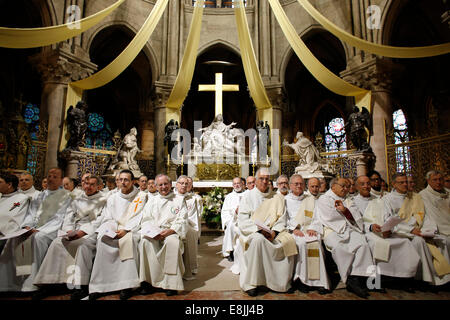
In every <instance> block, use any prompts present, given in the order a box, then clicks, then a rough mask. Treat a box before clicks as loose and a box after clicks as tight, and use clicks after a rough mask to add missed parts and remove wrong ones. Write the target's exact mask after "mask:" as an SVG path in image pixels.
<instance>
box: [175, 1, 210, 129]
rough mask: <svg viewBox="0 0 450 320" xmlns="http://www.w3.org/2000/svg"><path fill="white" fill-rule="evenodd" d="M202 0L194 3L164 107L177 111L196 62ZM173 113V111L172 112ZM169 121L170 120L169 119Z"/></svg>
mask: <svg viewBox="0 0 450 320" xmlns="http://www.w3.org/2000/svg"><path fill="white" fill-rule="evenodd" d="M203 4H204V0H198V1H197V2H196V3H195V8H194V14H193V15H192V20H191V27H190V30H189V35H188V38H187V43H186V49H185V50H184V54H183V60H182V61H181V66H180V70H179V71H178V75H177V79H176V80H175V84H174V86H173V89H172V92H171V93H170V96H169V99H168V100H167V103H166V107H167V108H171V109H176V110H179V109H180V108H181V105H182V104H183V102H184V99H185V98H186V96H187V94H188V92H189V88H190V86H191V82H192V77H193V75H194V69H195V62H196V60H197V52H198V44H199V42H200V30H201V29H202V16H203ZM173 112H175V110H173ZM169 120H170V119H169Z"/></svg>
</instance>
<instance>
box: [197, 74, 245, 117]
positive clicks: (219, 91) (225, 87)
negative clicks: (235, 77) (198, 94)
mask: <svg viewBox="0 0 450 320" xmlns="http://www.w3.org/2000/svg"><path fill="white" fill-rule="evenodd" d="M198 91H215V92H216V114H215V115H216V116H217V115H219V114H222V95H223V91H239V85H238V84H223V74H222V73H216V83H215V84H199V85H198Z"/></svg>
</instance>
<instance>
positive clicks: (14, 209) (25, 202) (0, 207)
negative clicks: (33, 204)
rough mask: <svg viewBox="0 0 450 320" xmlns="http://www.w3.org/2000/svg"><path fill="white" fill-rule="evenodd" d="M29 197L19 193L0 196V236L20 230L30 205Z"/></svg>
mask: <svg viewBox="0 0 450 320" xmlns="http://www.w3.org/2000/svg"><path fill="white" fill-rule="evenodd" d="M30 199H31V198H30V197H29V196H28V195H26V194H23V193H21V192H17V191H16V192H12V193H9V194H2V195H1V196H0V234H1V235H7V234H10V233H13V232H14V231H17V230H19V229H20V226H21V225H22V223H23V220H24V218H25V215H26V214H27V211H28V207H29V204H30Z"/></svg>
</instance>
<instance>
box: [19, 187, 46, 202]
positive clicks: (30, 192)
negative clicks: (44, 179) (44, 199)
mask: <svg viewBox="0 0 450 320" xmlns="http://www.w3.org/2000/svg"><path fill="white" fill-rule="evenodd" d="M19 192H20V193H23V194H26V195H27V196H29V197H30V198H31V200H35V199H36V198H37V197H38V196H39V194H40V193H41V191H39V190H36V189H35V188H34V186H31V188H30V189H28V190H25V191H23V190H20V189H19Z"/></svg>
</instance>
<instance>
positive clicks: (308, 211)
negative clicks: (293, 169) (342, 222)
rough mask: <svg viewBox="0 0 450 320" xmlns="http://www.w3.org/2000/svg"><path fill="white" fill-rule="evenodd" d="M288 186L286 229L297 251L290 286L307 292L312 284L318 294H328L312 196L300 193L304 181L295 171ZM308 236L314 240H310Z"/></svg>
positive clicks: (320, 228) (327, 281)
mask: <svg viewBox="0 0 450 320" xmlns="http://www.w3.org/2000/svg"><path fill="white" fill-rule="evenodd" d="M289 188H290V190H291V192H290V193H289V194H288V195H287V196H285V200H286V210H287V213H288V229H289V232H291V233H292V235H293V236H294V239H295V243H296V245H297V250H298V255H297V256H295V269H294V277H293V281H294V282H293V288H295V289H298V290H299V291H300V292H303V293H307V292H309V291H311V290H312V289H313V288H314V287H316V288H318V291H319V293H320V294H326V293H329V289H330V282H329V279H328V274H327V270H326V268H325V258H324V253H323V250H322V241H321V240H320V238H318V235H320V234H321V233H322V225H321V224H320V223H319V221H318V220H317V219H314V207H315V202H316V199H315V198H314V196H312V195H308V194H306V193H305V192H303V190H304V188H305V182H304V180H303V178H302V176H301V175H299V174H294V175H292V176H291V178H290V180H289ZM318 190H319V181H318V180H317V191H318ZM307 238H308V239H307ZM310 238H311V239H310ZM312 238H316V240H315V241H311V240H312Z"/></svg>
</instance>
